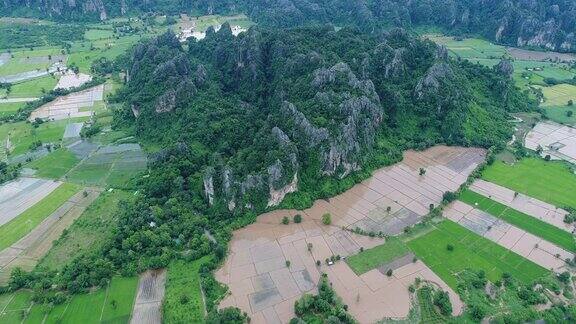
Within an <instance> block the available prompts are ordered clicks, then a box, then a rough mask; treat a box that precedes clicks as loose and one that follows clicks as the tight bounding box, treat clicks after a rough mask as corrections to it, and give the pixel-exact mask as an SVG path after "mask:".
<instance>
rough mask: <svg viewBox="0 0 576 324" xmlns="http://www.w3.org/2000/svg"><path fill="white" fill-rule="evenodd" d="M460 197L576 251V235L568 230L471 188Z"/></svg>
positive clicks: (523, 228) (475, 206)
mask: <svg viewBox="0 0 576 324" xmlns="http://www.w3.org/2000/svg"><path fill="white" fill-rule="evenodd" d="M459 199H460V200H461V201H463V202H465V203H467V204H468V205H470V206H473V207H474V208H476V209H479V210H482V211H484V212H487V213H489V214H490V215H492V216H495V217H497V218H500V219H502V220H504V221H505V222H507V223H509V224H512V225H514V226H516V227H518V228H520V229H522V230H525V231H526V232H528V233H531V234H534V235H536V236H538V237H540V238H542V239H544V240H546V241H548V242H550V243H553V244H556V245H557V246H559V247H561V248H563V249H565V250H567V251H572V252H576V239H575V238H574V235H573V234H572V233H570V232H568V231H565V230H562V229H560V228H558V227H556V226H554V225H551V224H549V223H547V222H544V221H541V220H539V219H537V218H534V217H531V216H530V215H527V214H524V213H522V212H520V211H517V210H515V209H512V208H509V207H508V206H506V205H504V204H501V203H499V202H496V201H494V200H492V199H490V198H488V197H485V196H483V195H481V194H478V193H476V192H473V191H471V190H466V191H464V192H463V193H462V194H461V195H460V198H459Z"/></svg>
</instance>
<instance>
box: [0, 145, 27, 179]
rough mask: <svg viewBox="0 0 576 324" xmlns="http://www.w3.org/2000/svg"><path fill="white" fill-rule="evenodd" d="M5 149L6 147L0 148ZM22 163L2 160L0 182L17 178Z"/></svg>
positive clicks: (0, 162)
mask: <svg viewBox="0 0 576 324" xmlns="http://www.w3.org/2000/svg"><path fill="white" fill-rule="evenodd" d="M0 149H2V150H3V149H4V148H0ZM21 168H22V165H21V164H19V163H18V164H10V165H9V164H8V163H6V162H4V161H0V184H3V183H4V182H8V181H10V180H13V179H16V177H18V175H19V174H20V169H21Z"/></svg>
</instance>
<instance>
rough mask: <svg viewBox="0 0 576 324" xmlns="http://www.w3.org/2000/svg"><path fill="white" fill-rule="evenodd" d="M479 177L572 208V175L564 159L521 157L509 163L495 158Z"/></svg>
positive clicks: (575, 197)
mask: <svg viewBox="0 0 576 324" xmlns="http://www.w3.org/2000/svg"><path fill="white" fill-rule="evenodd" d="M482 178H483V179H484V180H487V181H490V182H493V183H496V184H499V185H501V186H504V187H506V188H509V189H512V190H514V191H517V192H520V193H523V194H525V195H527V196H530V197H534V198H536V199H540V200H542V201H545V202H548V203H550V204H552V205H554V206H556V207H571V208H576V190H574V188H576V175H575V174H574V173H573V172H572V170H571V169H570V167H569V166H568V164H566V163H565V162H559V161H548V162H546V161H544V160H543V159H540V158H525V159H523V160H521V161H519V162H517V163H515V164H514V165H509V164H506V163H504V162H501V161H496V162H495V163H494V164H493V165H491V166H489V167H488V168H486V170H485V171H484V173H483V174H482Z"/></svg>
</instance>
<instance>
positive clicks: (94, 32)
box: [84, 29, 114, 40]
mask: <svg viewBox="0 0 576 324" xmlns="http://www.w3.org/2000/svg"><path fill="white" fill-rule="evenodd" d="M112 37H114V32H113V31H112V30H109V29H88V30H87V31H86V32H85V33H84V38H85V39H87V40H97V39H106V38H112Z"/></svg>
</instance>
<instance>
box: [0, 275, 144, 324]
mask: <svg viewBox="0 0 576 324" xmlns="http://www.w3.org/2000/svg"><path fill="white" fill-rule="evenodd" d="M137 288H138V278H137V277H130V278H123V277H113V278H112V280H111V281H110V284H109V285H108V287H107V288H106V289H99V290H97V291H94V292H91V293H88V294H82V295H74V296H73V297H72V298H71V299H70V300H68V301H66V302H65V303H64V304H60V305H55V306H51V305H47V304H36V303H32V293H31V292H30V291H27V290H21V291H18V292H16V293H11V294H4V295H0V323H7V324H12V323H14V324H16V323H21V322H23V323H30V324H42V323H54V324H56V323H58V324H75V323H86V324H88V323H118V324H121V323H128V322H129V321H130V315H131V314H132V307H133V306H134V300H135V296H136V291H137ZM3 301H7V302H6V304H7V307H6V308H5V311H4V312H1V310H2V307H1V306H2V302H3Z"/></svg>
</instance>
